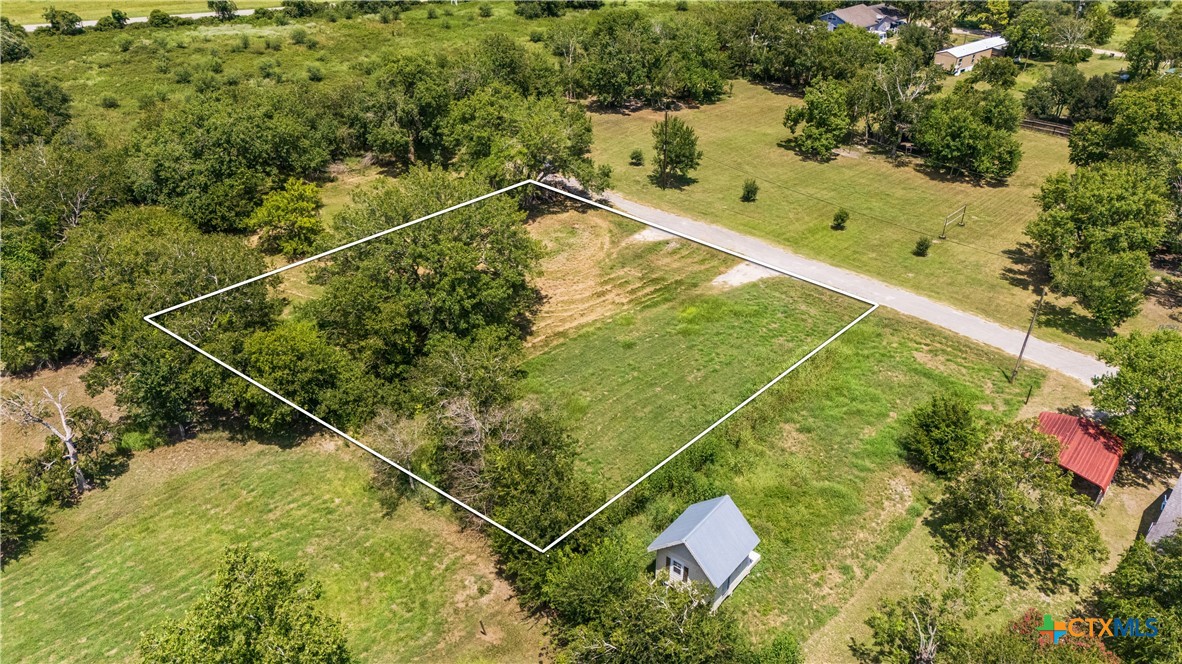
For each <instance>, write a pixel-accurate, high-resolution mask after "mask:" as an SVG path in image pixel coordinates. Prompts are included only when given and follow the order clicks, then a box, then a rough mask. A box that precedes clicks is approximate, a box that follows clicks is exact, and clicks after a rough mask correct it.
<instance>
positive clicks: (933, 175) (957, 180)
mask: <svg viewBox="0 0 1182 664" xmlns="http://www.w3.org/2000/svg"><path fill="white" fill-rule="evenodd" d="M914 168H915V172H916V173H919V174H920V175H923V176H925V177H927V178H928V179H929V180H932V181H935V182H940V183H943V184H969V185H973V186H974V187H981V188H987V189H1001V188H1004V187H1006V186H1008V184H1009V182H1008V178H990V177H983V176H980V175H973V174H971V173H965V172H964V171H956V172H954V171H953V170H951V169H947V168H942V167H939V166H932V165H930V164H926V163H924V162H923V161H922V160H920V161H916V163H915V165H914Z"/></svg>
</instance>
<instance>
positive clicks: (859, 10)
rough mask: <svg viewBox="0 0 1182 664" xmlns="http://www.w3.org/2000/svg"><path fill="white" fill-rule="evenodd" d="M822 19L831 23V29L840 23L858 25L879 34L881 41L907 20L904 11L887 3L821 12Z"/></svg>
mask: <svg viewBox="0 0 1182 664" xmlns="http://www.w3.org/2000/svg"><path fill="white" fill-rule="evenodd" d="M821 20H822V21H824V22H825V23H826V24H828V25H829V29H830V30H834V29H836V28H837V26H839V25H856V26H858V27H859V28H862V29H863V30H869V31H870V32H873V33H874V34H876V35H878V41H880V42H881V41H884V40H885V39H886V38H887V35H888V34H890V33H891V32H893V31H894V30H895V29H896V28H898V27H899V26H900V25H903V24H904V23H906V22H907V20H906V19H905V18H904V14H903V12H901V11H899V10H898V9H895V8H894V7H892V6H890V5H886V4H877V5H854V6H852V7H842V8H841V9H834V10H833V11H831V12H825V13H824V14H821Z"/></svg>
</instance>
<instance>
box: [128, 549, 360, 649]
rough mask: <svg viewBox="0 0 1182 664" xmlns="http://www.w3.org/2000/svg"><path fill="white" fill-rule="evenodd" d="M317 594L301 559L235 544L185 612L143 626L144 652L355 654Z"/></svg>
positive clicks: (141, 646)
mask: <svg viewBox="0 0 1182 664" xmlns="http://www.w3.org/2000/svg"><path fill="white" fill-rule="evenodd" d="M320 594H321V589H320V584H319V583H317V582H316V581H315V580H313V579H310V578H308V573H307V571H306V570H305V569H304V568H303V567H301V566H290V565H283V564H281V563H279V562H278V561H276V560H275V559H274V558H272V557H271V556H269V555H266V554H261V553H254V552H252V551H250V550H249V549H247V548H245V547H234V548H230V549H228V550H227V551H226V553H225V556H224V558H223V560H222V564H221V567H220V568H219V569H218V572H217V576H216V577H215V578H214V582H213V586H212V588H210V590H209V592H207V593H206V594H205V596H203V597H202V598H201V599H199V600H197V602H195V603H194V604H193V606H192V607H191V608H190V609H189V611H188V612H187V613H186V614H185V617H184V618H182V619H180V620H166V621H164V622H163V623H161V624H160V625H158V626H156V627H155V628H153V629H151V630H150V631H148V632H146V633H145V634H144V635H143V638H142V639H141V640H140V646H139V650H140V656H141V658H142V661H143V662H145V663H151V664H154V663H161V664H163V663H164V662H169V663H174V662H193V663H196V662H252V663H258V664H270V663H272V662H274V663H278V662H307V663H309V664H310V663H312V662H318V663H324V664H329V663H336V664H345V663H347V662H352V661H354V660H353V657H352V655H350V653H349V648H348V644H347V643H346V641H345V635H344V631H343V630H342V629H341V624H340V622H339V621H338V620H337V619H335V618H333V617H330V616H328V615H327V614H325V613H324V611H322V610H320V609H318V608H317V607H316V600H318V599H320Z"/></svg>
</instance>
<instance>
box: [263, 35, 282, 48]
mask: <svg viewBox="0 0 1182 664" xmlns="http://www.w3.org/2000/svg"><path fill="white" fill-rule="evenodd" d="M263 43H264V44H265V46H266V48H267V50H268V51H278V50H279V49H281V48H283V42H281V41H279V38H278V37H267V38H266V39H264V40H263Z"/></svg>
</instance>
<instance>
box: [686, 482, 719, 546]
mask: <svg viewBox="0 0 1182 664" xmlns="http://www.w3.org/2000/svg"><path fill="white" fill-rule="evenodd" d="M727 498H730V494H723V495H721V496H719V497H717V498H711V499H710V500H717V501H718V502H717V503H715V504H714V505H713V506H711V507H710V511H709V512H706V513H705V514H703V515H702V518H701V519H698V522H697V523H695V524H694V527H693V528H690V529H689V532H688V533H686V534H685V536H684V537H682V538H681V543H682V544H685V545H686V547H687V548H688V547H689V544H688V542H689V538H690V537H692V536H693V534H694V533H696V532H698V528H701V527H702V524H703V523H706V519H709V518H710V515H711V514H714V511H715V510H717V509H718V506H719V505H721V504H723V503H724V502H726V499H727ZM710 500H704V501H702V502H704V503H708V502H710Z"/></svg>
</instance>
